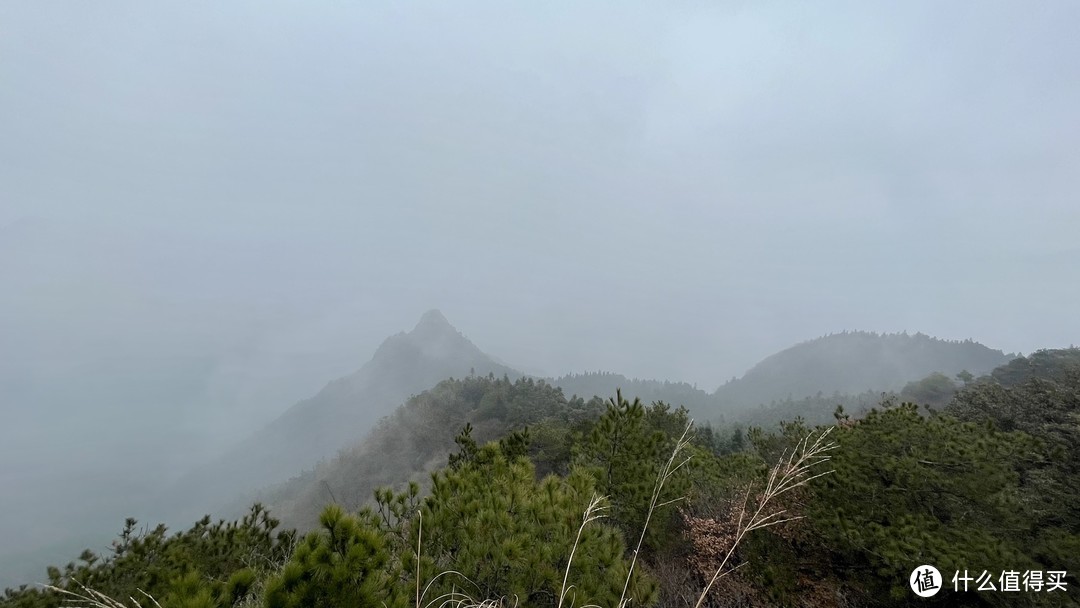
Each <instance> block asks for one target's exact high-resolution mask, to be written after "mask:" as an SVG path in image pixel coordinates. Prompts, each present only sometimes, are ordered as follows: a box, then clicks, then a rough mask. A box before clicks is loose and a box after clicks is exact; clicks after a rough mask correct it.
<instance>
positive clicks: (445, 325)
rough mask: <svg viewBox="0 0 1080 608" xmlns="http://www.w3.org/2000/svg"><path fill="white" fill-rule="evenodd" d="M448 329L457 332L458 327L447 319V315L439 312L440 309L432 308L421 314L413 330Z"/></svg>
mask: <svg viewBox="0 0 1080 608" xmlns="http://www.w3.org/2000/svg"><path fill="white" fill-rule="evenodd" d="M447 329H449V330H450V331H452V332H454V333H457V329H455V328H454V326H453V325H451V324H450V322H449V321H447V320H446V317H445V316H443V314H442V313H441V312H439V309H437V308H432V309H431V310H429V311H427V312H425V313H424V314H423V315H421V316H420V321H419V322H418V323H417V324H416V327H415V328H413V331H414V332H418V331H423V332H425V333H426V332H427V331H431V330H440V331H445V330H447Z"/></svg>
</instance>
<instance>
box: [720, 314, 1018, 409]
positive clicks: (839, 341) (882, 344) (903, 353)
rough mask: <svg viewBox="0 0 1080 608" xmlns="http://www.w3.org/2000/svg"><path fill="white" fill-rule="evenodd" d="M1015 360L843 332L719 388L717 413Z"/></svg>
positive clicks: (954, 346)
mask: <svg viewBox="0 0 1080 608" xmlns="http://www.w3.org/2000/svg"><path fill="white" fill-rule="evenodd" d="M1011 358H1012V357H1011V356H1010V355H1006V354H1005V353H1003V352H1001V351H999V350H993V349H991V348H988V347H986V346H983V345H982V344H979V343H978V342H973V341H971V340H965V341H962V342H960V341H947V340H940V339H937V338H932V337H930V336H927V335H924V334H914V335H908V334H877V333H871V332H862V331H856V332H843V333H839V334H832V335H828V336H824V337H821V338H817V339H815V340H810V341H808V342H803V343H801V344H797V345H795V346H792V347H791V348H788V349H785V350H783V351H781V352H779V353H776V354H775V355H772V356H770V357H767V358H766V359H764V360H763V361H761V362H760V363H758V364H757V365H755V366H754V367H753V368H751V369H750V371H748V372H746V374H745V375H743V376H742V377H741V378H738V379H734V380H731V381H730V382H728V383H726V384H724V385H723V386H721V387H720V388H719V389H717V390H716V392H715V393H714V395H713V397H714V399H715V402H716V404H717V407H718V410H717V413H725V412H732V411H735V410H738V409H740V408H746V407H752V406H757V405H760V404H769V403H772V402H774V401H777V402H780V401H785V400H787V399H795V400H798V399H802V398H805V397H812V396H815V395H817V394H818V393H822V394H824V395H832V394H833V393H841V394H845V393H846V394H852V395H857V394H860V393H865V392H866V391H873V392H877V393H881V392H886V391H899V390H900V389H902V388H903V387H904V386H905V385H906V384H907V383H908V382H911V381H914V380H920V379H922V378H924V377H926V376H927V375H929V374H931V373H933V372H941V373H943V374H946V375H947V376H950V377H952V376H954V375H955V374H957V373H960V372H961V371H964V370H966V371H968V372H971V373H972V374H975V375H981V374H985V373H987V372H989V371H990V370H992V369H994V368H995V367H997V366H999V365H1002V364H1004V363H1006V362H1007V361H1009V360H1010V359H1011Z"/></svg>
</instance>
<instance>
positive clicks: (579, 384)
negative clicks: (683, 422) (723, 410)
mask: <svg viewBox="0 0 1080 608" xmlns="http://www.w3.org/2000/svg"><path fill="white" fill-rule="evenodd" d="M547 382H548V383H549V384H552V385H554V386H557V387H559V388H561V389H562V390H563V394H564V395H566V396H568V397H573V396H578V397H582V398H584V399H589V398H592V397H603V398H605V399H606V398H607V397H608V396H610V395H613V394H615V391H617V390H621V391H622V392H623V393H625V394H627V395H634V396H635V397H637V398H639V399H641V400H642V401H644V402H646V403H652V402H653V401H663V402H664V403H670V404H672V405H676V406H678V405H682V406H686V408H688V409H689V410H691V411H700V410H706V409H708V408H709V407H711V405H712V396H711V395H709V393H707V392H705V391H703V390H701V389H699V388H698V387H696V386H694V385H691V384H687V383H685V382H671V381H668V380H641V379H638V378H627V377H626V376H623V375H622V374H616V373H613V372H588V373H583V374H567V375H565V376H561V377H559V378H553V379H547Z"/></svg>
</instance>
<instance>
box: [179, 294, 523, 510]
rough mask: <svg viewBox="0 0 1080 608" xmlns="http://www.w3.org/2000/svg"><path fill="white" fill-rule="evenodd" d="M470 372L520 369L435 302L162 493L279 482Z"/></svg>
mask: <svg viewBox="0 0 1080 608" xmlns="http://www.w3.org/2000/svg"><path fill="white" fill-rule="evenodd" d="M469 373H477V374H489V373H494V374H497V375H498V376H500V377H501V376H503V375H504V374H505V375H508V376H509V377H518V376H520V373H519V372H516V371H515V370H512V369H510V368H508V367H506V366H504V365H502V364H500V363H496V362H495V361H494V360H493V359H491V358H490V357H488V356H487V355H486V354H484V353H483V352H481V351H480V349H479V348H477V347H476V345H474V344H473V343H472V342H470V341H469V339H468V338H466V337H465V336H463V335H462V334H461V333H460V332H459V331H458V330H457V329H455V328H454V327H453V326H452V325H450V323H449V322H448V321H447V320H446V318H445V317H444V316H443V315H442V313H440V312H439V311H437V310H431V311H428V312H427V313H425V314H424V315H423V316H422V317H421V319H420V321H419V322H418V323H417V325H416V327H415V328H413V330H412V331H410V332H408V333H406V332H401V333H399V334H396V335H393V336H390V337H389V338H387V339H386V340H385V341H384V342H383V343H382V345H380V346H379V348H378V350H376V351H375V354H374V355H373V356H372V358H371V360H370V361H368V362H367V363H366V364H364V365H363V366H362V367H361V368H360V369H359V370H358V371H357V372H356V373H354V374H352V375H350V376H347V377H344V378H340V379H338V380H335V381H333V382H331V383H330V384H328V385H327V386H326V387H325V388H324V389H323V390H321V391H320V392H319V393H318V394H317V395H315V396H314V397H312V398H310V399H307V400H304V401H301V402H300V403H297V404H296V405H295V406H293V407H292V408H290V409H289V410H288V411H287V412H285V413H284V414H282V415H281V416H280V417H279V418H277V419H276V420H274V421H273V422H272V423H270V424H269V425H268V426H266V427H264V428H262V429H258V430H257V431H255V432H254V433H253V434H252V435H251V436H250V437H249V438H247V439H246V440H244V441H243V442H241V443H240V444H239V445H237V447H235V448H234V449H232V450H230V451H229V452H228V453H227V454H226V455H225V456H224V457H222V458H219V459H218V460H217V461H215V462H213V463H212V464H210V465H208V466H206V467H203V468H201V469H199V470H198V471H196V472H195V473H194V474H192V475H189V476H188V477H187V478H185V479H184V480H183V481H182V482H181V483H180V484H178V485H177V487H176V488H175V489H174V490H173V492H172V493H171V494H170V496H168V497H167V498H166V499H165V502H169V503H173V504H176V503H184V504H187V505H191V507H189V510H190V508H197V509H200V510H201V509H205V505H207V504H224V503H226V502H227V501H229V500H231V499H234V498H236V497H237V496H238V495H247V494H248V493H250V492H252V491H254V490H257V489H259V488H263V487H266V486H268V485H270V484H273V483H278V482H281V481H283V480H285V479H288V478H289V477H290V476H292V475H295V474H296V473H297V472H299V471H301V470H303V469H305V468H310V467H312V466H314V465H315V464H316V463H317V462H319V461H320V460H321V459H323V458H327V457H331V456H333V455H334V454H336V453H337V452H338V451H339V450H341V449H344V448H346V447H348V446H351V445H354V444H355V443H356V442H358V441H359V440H360V439H361V438H363V437H364V436H365V435H366V434H367V433H368V431H370V430H371V428H372V427H373V426H374V425H375V423H376V422H378V421H379V419H380V418H382V417H383V416H386V415H388V414H390V413H391V412H393V411H394V408H396V407H397V406H399V405H400V404H401V403H402V402H404V401H405V400H406V399H408V398H409V397H410V396H411V395H415V394H419V393H421V392H422V391H425V390H427V389H429V388H431V387H432V386H435V384H436V383H438V382H439V381H441V380H443V379H446V378H449V377H458V378H460V377H463V376H466V375H468V374H469Z"/></svg>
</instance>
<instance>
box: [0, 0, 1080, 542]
mask: <svg viewBox="0 0 1080 608" xmlns="http://www.w3.org/2000/svg"><path fill="white" fill-rule="evenodd" d="M1077 22H1080V5H1077V4H1075V3H1071V2H1040V3H1025V2H995V3H988V2H954V3H948V4H947V5H943V4H941V3H917V2H912V3H902V5H897V4H885V3H882V4H876V5H874V4H871V3H865V2H858V3H835V4H830V5H828V6H825V5H814V6H809V5H804V4H799V3H780V2H777V3H741V2H733V3H722V2H717V3H697V2H685V3H683V2H677V3H654V4H653V5H651V6H637V7H633V8H630V7H627V6H618V7H616V6H615V5H614V4H610V3H584V4H582V3H575V4H573V5H571V4H569V3H567V4H565V5H545V6H540V5H530V4H527V3H520V4H516V5H510V4H505V3H405V4H399V5H395V6H382V7H373V6H371V5H369V4H363V3H334V4H330V3H327V4H321V5H312V4H308V3H298V2H297V3H285V2H230V3H210V2H188V3H182V4H173V5H169V6H161V5H156V4H146V3H138V2H114V3H64V4H59V3H57V4H50V3H5V4H3V5H2V6H0V116H3V118H2V119H0V415H2V420H3V423H2V424H0V446H2V447H0V458H2V461H3V464H2V465H0V484H2V486H3V488H4V490H3V491H2V492H0V495H3V498H0V500H2V501H4V502H2V503H0V505H2V506H3V509H2V513H0V545H3V546H7V547H12V546H16V545H19V546H23V545H25V544H33V543H34V542H38V541H41V538H40V536H39V535H40V534H41V531H42V530H46V529H49V528H50V524H49V522H50V518H56V517H61V516H63V514H64V513H68V512H70V509H71V508H72V507H70V505H67V504H64V505H58V504H56V503H57V502H63V501H64V499H63V497H64V496H67V500H70V499H71V496H70V495H69V494H70V493H71V492H72V491H73V488H82V491H86V487H94V486H95V484H96V483H98V481H96V480H97V479H98V478H99V477H108V478H110V479H115V478H117V477H121V478H124V480H125V482H126V483H130V484H131V485H132V486H133V487H136V489H135V490H132V491H133V492H137V491H138V490H137V487H141V486H139V484H141V483H143V481H144V478H145V477H146V476H147V475H148V473H147V472H148V471H150V472H152V475H151V476H152V477H154V478H155V481H154V482H155V483H156V482H157V481H160V479H159V478H171V477H175V476H177V475H180V474H181V473H183V472H184V470H185V469H186V468H187V467H190V466H191V465H192V464H193V463H198V462H205V461H206V460H208V459H209V458H210V456H211V455H212V454H214V453H216V451H219V450H221V449H223V448H224V447H225V446H226V445H228V444H229V442H230V441H234V440H236V439H237V438H238V437H239V436H241V435H246V434H247V433H248V432H250V431H251V430H252V429H253V428H256V427H258V426H259V425H262V424H264V423H266V422H268V421H270V420H271V419H273V418H274V417H275V416H277V415H278V414H280V413H281V412H282V411H284V410H285V409H286V408H287V407H288V406H289V405H291V404H292V403H294V402H295V401H297V400H299V399H302V398H305V397H308V396H310V395H311V394H313V393H314V392H316V391H317V390H318V389H319V388H321V387H322V386H323V385H324V384H325V383H326V382H327V381H329V380H331V379H333V378H336V377H339V376H342V375H344V374H347V373H349V372H351V371H353V370H355V369H356V368H357V367H359V366H360V365H361V364H362V363H363V362H364V361H366V360H367V359H368V358H369V357H370V356H371V353H372V352H373V351H374V349H375V348H376V347H377V346H378V345H379V343H380V342H381V341H382V340H383V339H384V338H385V337H386V336H388V335H390V334H392V333H396V332H398V331H401V330H403V329H408V328H409V327H411V326H412V325H413V324H415V322H416V319H417V318H418V317H419V316H420V314H421V313H422V312H424V311H425V310H427V309H429V308H433V307H436V308H439V309H440V310H442V311H443V312H444V313H445V315H446V317H447V318H448V319H449V320H450V321H451V322H452V323H453V324H454V325H455V326H456V327H457V328H458V329H460V330H461V331H462V332H463V333H464V334H465V335H467V336H468V337H469V338H470V339H471V340H473V341H474V342H475V343H476V344H477V345H478V346H479V347H480V348H481V349H483V350H484V351H485V352H487V353H490V354H491V355H493V356H495V357H498V358H499V359H500V360H502V361H504V362H506V363H507V364H508V365H511V366H514V367H516V368H517V369H521V370H522V371H525V372H527V373H534V374H539V375H559V374H563V373H569V372H581V371H586V370H611V371H617V372H619V373H622V374H625V375H627V376H630V377H646V378H660V379H671V380H680V381H686V382H691V383H696V384H697V385H698V386H699V387H701V388H703V389H705V390H709V391H711V390H713V389H715V388H716V387H717V386H718V385H720V384H721V383H722V382H724V381H725V380H727V379H728V378H730V377H732V376H735V375H739V374H741V373H743V372H744V371H745V370H746V369H748V368H749V367H750V366H752V365H753V364H754V363H755V362H757V361H759V360H760V359H761V358H763V357H765V356H767V355H769V354H771V353H773V352H776V351H777V350H780V349H782V348H784V347H786V346H789V345H791V344H793V343H795V342H798V341H801V340H806V339H809V338H812V337H815V336H819V335H823V334H826V333H829V332H834V331H841V330H845V329H866V330H873V331H904V330H907V331H912V332H914V331H921V332H924V333H927V334H931V335H935V336H940V337H943V338H949V339H964V338H969V337H970V338H973V339H975V340H978V341H980V342H982V343H984V344H987V345H989V346H991V347H993V348H998V349H1002V350H1004V351H1006V352H1024V353H1027V352H1030V351H1032V350H1035V349H1038V348H1050V347H1061V346H1067V345H1069V344H1070V343H1077V342H1080V340H1078V337H1080V317H1078V316H1077V315H1076V302H1078V301H1080V246H1078V245H1077V241H1076V234H1077V228H1078V226H1080V205H1078V204H1077V198H1076V196H1077V195H1076V193H1077V192H1078V191H1080V148H1078V146H1077V142H1078V141H1080V120H1078V114H1077V112H1076V108H1077V107H1080V80H1078V79H1077V78H1076V74H1078V73H1080V42H1078V41H1077V38H1076V36H1075V24H1076V23H1077ZM114 471H115V472H117V474H115V475H114V474H112V473H113V472H114ZM147 483H150V482H149V481H147ZM65 509H68V511H65ZM124 515H126V513H116V514H115V515H110V516H109V517H111V518H112V520H115V521H116V522H117V527H118V526H119V523H120V522H121V521H122V517H123V516H124ZM102 517H105V516H104V515H102ZM110 521H111V520H110ZM51 540H52V539H50V542H51Z"/></svg>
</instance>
